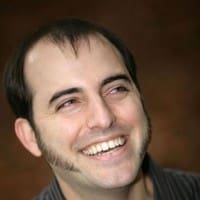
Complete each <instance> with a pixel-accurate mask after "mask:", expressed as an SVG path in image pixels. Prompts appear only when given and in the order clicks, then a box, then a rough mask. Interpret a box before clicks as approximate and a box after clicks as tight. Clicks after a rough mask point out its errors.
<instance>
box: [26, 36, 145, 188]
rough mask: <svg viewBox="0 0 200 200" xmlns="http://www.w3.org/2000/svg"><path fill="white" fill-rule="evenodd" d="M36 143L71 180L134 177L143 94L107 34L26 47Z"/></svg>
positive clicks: (114, 181) (102, 183) (118, 181)
mask: <svg viewBox="0 0 200 200" xmlns="http://www.w3.org/2000/svg"><path fill="white" fill-rule="evenodd" d="M25 66H26V67H25V74H26V79H27V82H28V85H29V87H30V89H31V91H32V94H33V113H34V122H35V125H36V131H37V132H38V134H39V141H38V143H39V146H40V148H41V151H42V153H43V155H44V157H46V159H47V160H48V162H49V164H50V165H51V167H52V169H53V170H54V173H55V174H56V176H57V177H58V178H60V179H62V180H64V182H66V183H68V184H72V183H75V184H79V185H80V184H82V185H87V186H90V187H96V186H98V187H103V188H115V187H121V186H124V185H127V184H129V183H130V182H132V181H133V180H135V178H136V176H137V174H138V172H139V169H140V166H141V162H142V159H143V155H144V152H145V151H146V148H147V144H148V141H149V132H148V121H147V117H146V115H145V113H144V110H143V106H142V103H141V99H140V94H139V92H138V90H137V88H136V87H135V85H134V83H133V82H132V80H131V78H130V75H129V73H128V71H127V69H126V67H125V66H124V63H123V60H122V58H121V56H120V54H119V53H118V51H117V50H116V49H115V48H114V47H113V46H112V45H111V44H110V43H109V42H107V41H106V40H105V39H104V38H100V37H99V38H97V37H94V36H93V37H90V40H89V43H88V42H86V41H81V42H80V43H79V48H78V52H77V55H75V54H74V51H73V50H72V47H71V46H70V45H69V44H68V43H66V44H65V45H64V46H58V45H55V44H52V43H50V42H48V41H40V42H39V43H38V44H37V45H36V46H35V47H34V48H33V49H32V50H31V51H30V52H29V53H28V55H27V58H26V61H25Z"/></svg>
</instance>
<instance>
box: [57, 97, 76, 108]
mask: <svg viewBox="0 0 200 200" xmlns="http://www.w3.org/2000/svg"><path fill="white" fill-rule="evenodd" d="M75 102H76V99H69V100H67V101H64V102H63V103H62V104H60V105H59V106H58V107H57V108H56V110H57V111H58V110H60V109H61V108H63V107H67V106H68V105H67V106H66V104H70V105H71V104H73V103H75Z"/></svg>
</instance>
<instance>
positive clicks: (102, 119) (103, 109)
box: [87, 97, 115, 129]
mask: <svg viewBox="0 0 200 200" xmlns="http://www.w3.org/2000/svg"><path fill="white" fill-rule="evenodd" d="M114 121H115V115H114V113H113V111H112V108H111V107H110V106H109V105H108V104H107V103H106V102H105V101H104V99H102V98H101V97H99V98H95V99H93V101H92V102H91V104H90V109H89V117H88V119H87V125H88V128H90V129H94V128H97V129H98V128H100V129H102V128H103V129H105V128H109V127H111V126H112V124H113V123H114Z"/></svg>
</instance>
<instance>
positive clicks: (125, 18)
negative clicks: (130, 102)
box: [0, 0, 200, 200]
mask: <svg viewBox="0 0 200 200" xmlns="http://www.w3.org/2000/svg"><path fill="white" fill-rule="evenodd" d="M98 2H99V3H97V1H92V0H91V1H89V0H85V1H81V0H79V1H76V0H73V1H72V0H71V1H69V0H65V1H64V0H63V1H62V0H60V1H59V0H57V1H53V0H48V1H47V0H28V1H25V0H24V1H22V0H21V1H8V0H7V1H6V0H3V1H2V0H1V2H0V73H1V75H2V71H3V66H4V64H5V62H6V59H7V58H8V56H9V54H10V53H11V51H12V49H13V48H14V47H15V46H16V44H17V43H18V42H19V41H20V40H21V39H22V38H23V37H24V36H25V35H26V34H27V33H29V32H30V31H32V30H33V29H34V28H35V27H37V26H38V25H41V24H43V23H46V22H49V21H51V20H54V19H58V18H61V17H65V16H76V17H82V18H85V19H89V20H92V21H95V22H97V23H99V24H102V25H104V26H106V27H107V28H109V29H110V30H112V31H113V32H115V33H116V34H117V35H119V36H120V37H121V38H122V39H123V40H124V41H125V42H126V44H127V45H128V46H129V48H131V50H132V51H133V52H134V55H135V59H136V62H137V65H138V72H139V78H140V82H141V85H142V90H143V94H144V98H145V102H146V106H147V108H148V110H149V112H150V116H151V118H152V123H153V140H152V144H151V146H150V152H151V154H152V156H153V157H154V159H155V160H157V161H158V162H159V163H160V164H161V165H162V166H166V167H174V168H180V169H183V170H188V171H194V172H200V161H199V150H200V145H199V144H200V133H199V123H200V120H199V119H200V112H199V111H200V104H199V97H200V86H199V75H200V73H199V72H200V67H199V64H200V58H199V56H200V12H199V10H200V9H199V8H200V1H199V0H166V1H162V0H127V1H117V0H115V1H114V0H111V1H109V0H108V1H103V0H102V1H98ZM1 91H2V88H1ZM13 121H14V116H13V114H12V113H11V111H10V110H9V108H8V105H7V103H6V100H5V97H4V95H3V92H1V93H0V123H1V125H0V133H1V139H0V177H1V178H0V196H1V199H6V200H7V199H8V200H10V199H11V200H12V199H20V200H27V199H31V198H32V197H33V195H34V194H35V193H37V192H38V191H39V190H40V189H41V188H42V186H43V185H45V184H46V183H48V181H49V179H50V176H51V175H50V174H51V173H50V170H49V168H48V167H47V165H46V164H45V163H44V161H43V160H42V159H36V158H34V157H32V156H31V155H30V154H29V153H28V152H26V151H25V149H24V148H23V147H22V146H21V145H20V144H19V142H18V141H17V139H16V137H15V135H14V131H13Z"/></svg>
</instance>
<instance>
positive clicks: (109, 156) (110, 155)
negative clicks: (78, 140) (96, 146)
mask: <svg viewBox="0 0 200 200" xmlns="http://www.w3.org/2000/svg"><path fill="white" fill-rule="evenodd" d="M127 148H128V141H127V139H126V141H125V144H124V145H123V146H120V147H117V148H116V149H113V150H111V151H108V152H104V153H100V154H97V155H95V156H90V155H85V154H83V155H84V156H87V157H88V158H90V159H93V160H100V161H108V160H109V161H110V160H113V159H116V158H117V159H119V158H121V156H123V155H124V153H125V152H126V151H127Z"/></svg>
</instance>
